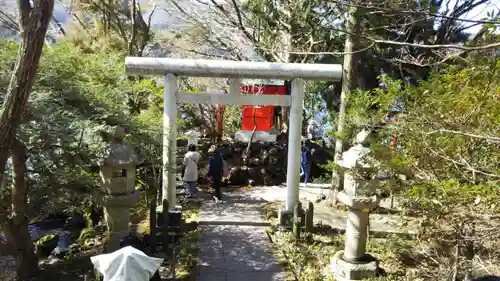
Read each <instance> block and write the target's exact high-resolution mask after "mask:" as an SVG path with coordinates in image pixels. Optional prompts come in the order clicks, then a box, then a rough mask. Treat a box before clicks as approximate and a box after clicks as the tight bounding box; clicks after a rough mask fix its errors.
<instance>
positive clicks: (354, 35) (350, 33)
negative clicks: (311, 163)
mask: <svg viewBox="0 0 500 281" xmlns="http://www.w3.org/2000/svg"><path fill="white" fill-rule="evenodd" d="M352 2H354V1H352ZM358 11H359V9H358V7H357V6H356V5H353V6H351V8H350V9H349V14H348V19H347V27H346V29H347V32H346V33H347V34H346V37H345V45H344V52H345V55H344V65H343V68H342V92H341V94H340V108H339V115H338V121H337V137H336V141H335V163H338V161H339V160H340V158H341V156H342V152H343V151H344V135H345V130H346V126H345V125H346V124H345V117H346V110H347V101H348V99H349V94H350V92H351V91H352V90H354V88H355V87H356V75H357V73H356V72H357V71H356V69H357V65H358V62H357V60H356V54H355V53H354V52H355V51H356V50H357V48H358V46H357V45H358V41H359V39H358V35H359V29H360V20H359V12H358ZM332 185H333V191H334V192H333V194H336V192H335V191H339V190H341V189H342V187H343V173H342V172H341V171H340V169H339V168H336V169H334V171H333V174H332ZM332 200H333V201H335V196H333V198H332Z"/></svg>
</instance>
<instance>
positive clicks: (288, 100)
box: [125, 57, 342, 211]
mask: <svg viewBox="0 0 500 281" xmlns="http://www.w3.org/2000/svg"><path fill="white" fill-rule="evenodd" d="M125 69H126V72H127V73H129V74H141V75H164V76H165V93H164V97H163V103H164V104H163V185H162V189H163V199H167V200H168V202H173V203H170V204H169V206H170V207H174V206H175V204H176V203H177V201H176V149H177V147H176V146H177V142H176V139H177V128H176V120H177V103H191V104H199V103H202V104H241V105H244V104H245V105H274V106H290V118H289V133H288V165H287V175H286V189H287V190H286V194H287V196H286V211H293V207H294V205H295V203H296V202H297V201H298V200H299V183H300V147H301V136H302V105H303V102H304V86H305V81H304V80H324V81H339V80H340V78H341V77H342V66H341V65H338V64H300V63H269V62H246V61H229V60H203V59H173V58H144V57H127V58H126V59H125ZM178 76H191V77H218V78H231V83H230V90H229V94H228V95H224V94H219V93H185V92H180V91H179V80H178ZM240 79H281V80H292V82H291V95H290V96H280V95H245V94H242V93H241V88H240V86H241V80H240Z"/></svg>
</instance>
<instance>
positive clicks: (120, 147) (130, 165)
mask: <svg viewBox="0 0 500 281" xmlns="http://www.w3.org/2000/svg"><path fill="white" fill-rule="evenodd" d="M124 136H125V129H124V128H123V127H117V128H116V132H115V137H114V139H113V142H112V143H111V145H110V146H109V148H108V155H107V156H106V157H105V159H104V160H103V161H102V162H101V163H100V177H101V190H100V191H101V192H100V193H99V196H98V201H99V202H100V203H101V204H102V205H103V206H104V218H105V221H106V225H107V228H108V231H109V240H108V245H107V250H108V251H109V252H112V251H115V250H117V249H119V248H120V239H121V238H123V237H125V236H127V235H128V234H129V231H130V230H129V223H130V208H132V207H133V205H134V204H135V203H136V202H137V201H138V200H139V197H140V191H138V190H135V178H136V166H137V164H139V157H138V155H137V154H136V153H135V152H134V150H133V149H132V148H131V147H130V146H128V145H127V144H125V143H123V137H124Z"/></svg>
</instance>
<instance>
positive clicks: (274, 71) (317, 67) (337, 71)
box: [125, 57, 342, 81]
mask: <svg viewBox="0 0 500 281" xmlns="http://www.w3.org/2000/svg"><path fill="white" fill-rule="evenodd" d="M125 69H126V72H127V73H130V74H143V75H165V74H167V73H172V74H175V75H179V76H194V77H221V78H248V79H281V80H291V79H294V78H303V79H305V80H325V81H339V80H340V78H341V77H342V66H341V65H339V64H305V63H270V62H251V61H231V60H203V59H174V58H144V57H127V58H126V59H125Z"/></svg>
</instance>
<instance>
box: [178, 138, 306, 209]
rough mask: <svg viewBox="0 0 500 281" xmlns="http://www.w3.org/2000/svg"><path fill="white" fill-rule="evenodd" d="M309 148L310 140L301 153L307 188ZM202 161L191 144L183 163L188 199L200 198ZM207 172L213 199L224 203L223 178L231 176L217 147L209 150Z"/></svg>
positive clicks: (301, 166)
mask: <svg viewBox="0 0 500 281" xmlns="http://www.w3.org/2000/svg"><path fill="white" fill-rule="evenodd" d="M309 146H310V140H309V139H306V140H303V141H302V145H301V153H300V179H301V181H303V183H304V187H307V183H308V182H309V176H310V172H311V149H310V148H309ZM200 160H201V154H200V153H199V152H198V151H197V147H196V145H195V144H190V145H189V146H188V152H187V153H186V154H185V155H184V159H183V161H182V164H183V172H182V173H183V174H182V180H183V182H184V186H185V189H186V194H187V197H188V198H197V197H198V193H197V183H198V179H199V173H198V171H199V165H200ZM207 170H208V171H207V180H208V182H209V185H210V187H211V188H212V189H213V190H214V194H213V198H214V200H215V201H216V202H217V203H222V202H223V200H222V193H221V184H222V180H223V178H224V177H227V176H228V175H229V167H228V165H227V163H226V161H225V160H224V158H223V155H222V153H221V152H220V151H219V149H218V148H217V146H216V145H212V146H210V148H209V150H208V166H207Z"/></svg>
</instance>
